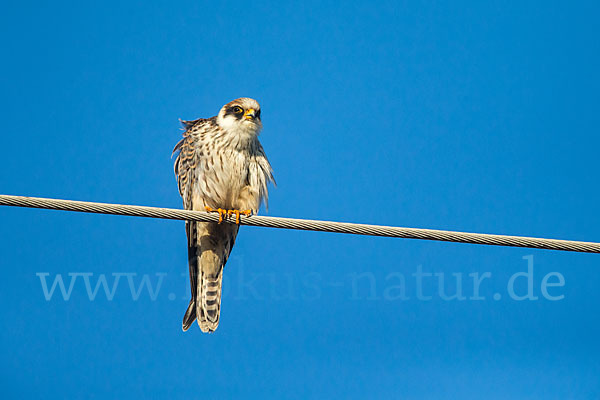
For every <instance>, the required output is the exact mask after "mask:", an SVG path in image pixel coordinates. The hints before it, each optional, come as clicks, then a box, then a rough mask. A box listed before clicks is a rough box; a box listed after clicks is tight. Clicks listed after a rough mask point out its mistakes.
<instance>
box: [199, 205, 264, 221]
mask: <svg viewBox="0 0 600 400" xmlns="http://www.w3.org/2000/svg"><path fill="white" fill-rule="evenodd" d="M204 209H205V210H206V212H218V213H219V222H218V223H219V224H220V223H221V222H223V220H224V219H229V217H230V216H231V215H235V223H236V224H238V225H239V224H240V215H244V216H246V217H249V216H251V215H252V210H242V211H240V210H235V209H234V210H226V209H224V208H217V209H214V208H211V207H208V206H206V207H204Z"/></svg>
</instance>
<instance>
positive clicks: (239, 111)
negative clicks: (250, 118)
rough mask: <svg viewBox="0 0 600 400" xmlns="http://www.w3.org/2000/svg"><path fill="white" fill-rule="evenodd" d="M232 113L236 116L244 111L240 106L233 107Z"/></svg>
mask: <svg viewBox="0 0 600 400" xmlns="http://www.w3.org/2000/svg"><path fill="white" fill-rule="evenodd" d="M233 112H234V113H236V114H242V113H243V112H244V110H243V109H242V107H240V106H235V107H233Z"/></svg>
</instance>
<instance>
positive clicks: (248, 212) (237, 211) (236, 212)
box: [227, 210, 252, 225]
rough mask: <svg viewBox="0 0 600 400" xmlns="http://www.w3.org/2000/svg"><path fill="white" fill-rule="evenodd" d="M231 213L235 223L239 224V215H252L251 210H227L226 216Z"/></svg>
mask: <svg viewBox="0 0 600 400" xmlns="http://www.w3.org/2000/svg"><path fill="white" fill-rule="evenodd" d="M231 214H233V215H235V223H236V224H238V225H239V224H240V215H245V216H246V217H249V216H251V215H252V210H243V211H240V210H227V216H228V217H229V216H230V215H231Z"/></svg>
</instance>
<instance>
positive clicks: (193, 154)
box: [173, 119, 210, 331]
mask: <svg viewBox="0 0 600 400" xmlns="http://www.w3.org/2000/svg"><path fill="white" fill-rule="evenodd" d="M182 123H183V124H184V127H185V128H186V130H185V132H184V134H183V139H181V141H179V143H177V145H176V146H175V148H174V149H173V154H175V153H177V158H176V159H175V164H174V171H175V176H176V177H177V186H178V187H179V194H180V195H181V198H182V199H183V208H185V209H186V210H192V209H193V208H194V205H193V198H194V190H197V188H198V185H197V184H196V181H197V179H198V172H199V171H198V165H199V163H200V157H201V155H200V153H199V152H198V151H197V148H198V143H197V142H198V135H197V134H198V132H202V131H203V130H205V129H206V128H207V125H208V124H210V123H209V122H208V120H203V119H200V120H196V121H182ZM197 225H198V222H195V221H186V222H185V231H186V234H187V239H188V265H189V271H190V287H191V292H192V299H191V301H190V305H189V306H188V310H187V312H186V313H185V316H184V318H183V330H184V331H185V330H187V329H188V328H189V327H190V325H191V324H192V323H193V322H194V320H195V319H196V301H195V300H196V294H197V289H196V288H197V286H198V258H199V257H200V246H199V245H198V244H199V237H198V226H197Z"/></svg>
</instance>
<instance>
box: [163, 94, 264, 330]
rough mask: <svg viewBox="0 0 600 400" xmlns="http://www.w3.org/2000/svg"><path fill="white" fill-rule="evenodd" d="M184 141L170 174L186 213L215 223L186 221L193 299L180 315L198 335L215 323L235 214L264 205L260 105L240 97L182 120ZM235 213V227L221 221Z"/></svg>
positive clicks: (235, 230)
mask: <svg viewBox="0 0 600 400" xmlns="http://www.w3.org/2000/svg"><path fill="white" fill-rule="evenodd" d="M181 122H182V123H183V125H184V128H185V132H184V134H183V139H182V140H181V141H180V142H179V143H177V145H176V146H175V148H174V149H173V154H175V153H177V152H178V154H177V159H176V160H175V166H174V169H175V176H176V177H177V184H178V186H179V193H180V194H181V197H182V198H183V207H184V208H185V209H186V210H196V211H198V210H200V211H205V210H206V211H208V212H211V211H214V212H218V213H219V222H218V223H217V222H195V221H186V224H185V228H186V233H187V239H188V263H189V270H190V286H191V290H192V299H191V301H190V304H189V306H188V308H187V311H186V313H185V315H184V317H183V330H184V331H187V330H188V329H189V327H190V325H192V323H193V322H194V320H198V325H199V326H200V329H201V330H202V332H214V331H215V329H217V326H218V325H219V314H220V309H221V282H222V278H223V266H224V265H225V263H226V262H227V258H228V257H229V253H231V249H232V247H233V244H234V242H235V238H236V236H237V233H238V229H239V222H240V214H242V215H246V216H249V215H252V214H256V213H257V212H258V209H259V208H260V205H261V203H265V205H266V204H267V202H268V190H267V183H269V182H272V183H275V180H274V179H273V170H272V168H271V164H269V161H268V160H267V157H266V155H265V152H264V150H263V148H262V146H261V144H260V142H259V141H258V135H259V133H260V130H261V129H262V123H261V120H260V106H259V104H258V102H257V101H256V100H254V99H250V98H247V97H242V98H240V99H237V100H233V101H232V102H230V103H227V104H225V105H224V106H223V107H222V108H221V110H220V111H219V114H218V115H217V116H216V117H212V118H208V119H197V120H195V121H181ZM231 215H235V218H236V219H235V224H234V223H228V222H223V220H224V219H227V220H228V219H229V217H230V216H231Z"/></svg>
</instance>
